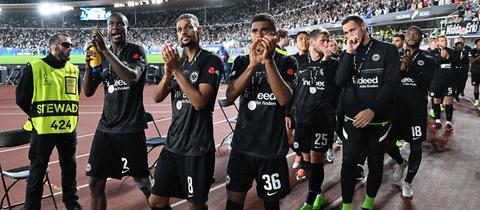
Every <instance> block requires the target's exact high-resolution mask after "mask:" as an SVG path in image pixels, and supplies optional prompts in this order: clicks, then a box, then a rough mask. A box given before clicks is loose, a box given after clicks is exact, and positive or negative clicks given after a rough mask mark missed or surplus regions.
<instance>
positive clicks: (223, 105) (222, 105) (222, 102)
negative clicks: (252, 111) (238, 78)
mask: <svg viewBox="0 0 480 210" xmlns="http://www.w3.org/2000/svg"><path fill="white" fill-rule="evenodd" d="M218 105H219V106H220V110H222V113H223V116H224V117H225V120H226V121H227V123H228V126H229V127H230V133H228V134H227V135H226V136H225V137H224V138H223V139H222V143H220V146H222V145H223V143H225V140H227V139H229V141H230V140H232V138H233V132H234V130H235V129H234V128H233V124H235V123H237V116H235V117H231V118H228V116H227V114H226V113H225V108H227V107H229V106H232V105H233V107H235V110H237V114H238V107H237V105H236V104H235V102H233V103H230V102H229V101H228V100H227V98H219V99H218Z"/></svg>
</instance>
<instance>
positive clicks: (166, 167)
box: [152, 149, 215, 204]
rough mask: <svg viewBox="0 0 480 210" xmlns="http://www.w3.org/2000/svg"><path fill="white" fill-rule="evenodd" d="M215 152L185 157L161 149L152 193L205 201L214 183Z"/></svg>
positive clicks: (199, 202) (195, 201)
mask: <svg viewBox="0 0 480 210" xmlns="http://www.w3.org/2000/svg"><path fill="white" fill-rule="evenodd" d="M214 167H215V152H209V153H206V154H204V155H202V156H185V155H180V154H175V153H173V152H170V151H168V150H166V149H163V150H162V152H161V153H160V156H159V157H158V163H157V166H156V167H155V176H154V179H155V184H154V185H153V188H152V194H154V195H157V196H161V197H177V198H183V199H187V201H188V202H190V203H198V204H201V203H206V202H207V200H208V193H209V191H210V186H211V185H212V183H213V169H214Z"/></svg>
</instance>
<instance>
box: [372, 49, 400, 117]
mask: <svg viewBox="0 0 480 210" xmlns="http://www.w3.org/2000/svg"><path fill="white" fill-rule="evenodd" d="M384 75H385V77H384V78H385V79H384V82H383V87H382V89H381V90H380V93H379V94H378V96H377V98H376V99H375V101H374V102H373V103H372V104H371V105H370V106H369V109H371V110H372V111H373V112H374V113H375V112H377V111H378V110H380V109H382V108H383V107H384V106H386V105H387V103H388V102H389V101H390V100H391V99H392V96H393V91H394V88H395V86H396V85H397V84H398V81H400V56H399V54H398V51H397V49H395V47H394V46H393V45H389V46H388V48H387V52H386V58H385V74H384Z"/></svg>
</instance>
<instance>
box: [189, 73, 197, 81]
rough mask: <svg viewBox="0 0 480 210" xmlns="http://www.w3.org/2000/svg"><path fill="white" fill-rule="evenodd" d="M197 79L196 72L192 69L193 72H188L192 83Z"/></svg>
mask: <svg viewBox="0 0 480 210" xmlns="http://www.w3.org/2000/svg"><path fill="white" fill-rule="evenodd" d="M197 80H198V72H197V71H194V72H192V74H190V81H191V82H192V83H196V82H197Z"/></svg>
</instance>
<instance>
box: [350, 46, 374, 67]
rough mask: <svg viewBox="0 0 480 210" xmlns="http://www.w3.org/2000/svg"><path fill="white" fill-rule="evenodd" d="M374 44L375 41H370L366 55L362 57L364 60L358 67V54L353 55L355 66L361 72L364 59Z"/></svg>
mask: <svg viewBox="0 0 480 210" xmlns="http://www.w3.org/2000/svg"><path fill="white" fill-rule="evenodd" d="M372 44H373V41H370V44H368V47H367V51H365V56H364V57H363V58H362V61H360V65H358V68H357V54H355V55H354V56H353V68H354V69H355V71H357V72H358V73H360V70H361V69H362V66H363V61H364V60H365V58H366V57H367V56H368V53H370V48H371V47H372Z"/></svg>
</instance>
